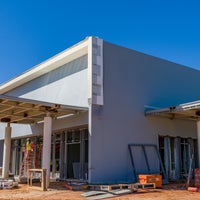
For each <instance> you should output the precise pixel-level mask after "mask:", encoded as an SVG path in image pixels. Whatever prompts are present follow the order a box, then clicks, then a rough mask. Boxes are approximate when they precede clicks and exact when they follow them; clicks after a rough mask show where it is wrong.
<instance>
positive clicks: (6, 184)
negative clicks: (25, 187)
mask: <svg viewBox="0 0 200 200" xmlns="http://www.w3.org/2000/svg"><path fill="white" fill-rule="evenodd" d="M15 187H18V182H16V181H14V180H13V179H0V189H12V188H15Z"/></svg>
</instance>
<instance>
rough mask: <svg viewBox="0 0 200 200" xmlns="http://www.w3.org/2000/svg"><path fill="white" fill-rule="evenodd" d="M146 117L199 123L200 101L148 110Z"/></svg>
mask: <svg viewBox="0 0 200 200" xmlns="http://www.w3.org/2000/svg"><path fill="white" fill-rule="evenodd" d="M145 115H146V116H161V117H166V118H170V119H174V118H176V119H189V120H196V121H198V120H200V100H199V101H194V102H190V103H186V104H180V105H177V106H170V107H166V108H159V109H152V110H146V111H145Z"/></svg>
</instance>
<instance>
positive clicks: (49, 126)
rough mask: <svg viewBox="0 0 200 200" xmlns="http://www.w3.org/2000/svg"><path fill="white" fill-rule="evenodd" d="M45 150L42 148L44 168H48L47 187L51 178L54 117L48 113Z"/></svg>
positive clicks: (45, 118) (44, 134) (45, 119)
mask: <svg viewBox="0 0 200 200" xmlns="http://www.w3.org/2000/svg"><path fill="white" fill-rule="evenodd" d="M43 131H44V132H43V150H42V168H44V169H47V175H46V177H47V187H48V186H49V180H50V159H51V133H52V117H51V116H50V114H49V113H48V114H47V116H46V117H44V130H43Z"/></svg>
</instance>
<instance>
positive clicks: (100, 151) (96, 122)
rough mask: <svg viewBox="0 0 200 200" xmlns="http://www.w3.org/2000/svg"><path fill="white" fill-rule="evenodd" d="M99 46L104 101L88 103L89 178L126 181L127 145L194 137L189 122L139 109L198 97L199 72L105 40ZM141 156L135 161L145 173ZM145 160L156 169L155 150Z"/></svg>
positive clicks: (128, 173) (129, 174) (129, 173)
mask: <svg viewBox="0 0 200 200" xmlns="http://www.w3.org/2000/svg"><path fill="white" fill-rule="evenodd" d="M103 46H104V62H103V65H104V105H103V106H95V105H93V107H92V131H91V136H90V138H89V141H90V155H89V160H90V165H89V174H90V176H89V177H90V180H89V181H90V182H91V183H116V182H127V181H130V182H131V181H133V179H134V178H133V173H132V167H131V162H130V156H129V152H128V144H131V143H136V144H155V145H157V144H158V135H171V136H181V137H193V138H196V124H195V122H194V121H180V120H171V119H165V118H162V119H161V118H152V117H145V116H144V110H145V109H146V106H154V107H160V108H162V107H167V106H171V105H177V104H180V103H185V102H190V101H194V100H198V99H200V93H199V87H198V82H199V78H200V72H199V71H197V70H194V69H190V68H187V67H184V66H181V65H178V64H175V63H172V62H168V61H165V60H162V59H159V58H155V57H152V56H148V55H145V54H142V53H139V52H136V51H132V50H130V49H126V48H122V47H119V46H115V45H112V44H109V43H106V42H104V44H103ZM189 80H190V81H189ZM141 156H142V155H141V154H138V155H137V158H136V160H137V161H136V164H137V165H138V166H140V169H139V170H140V172H142V171H143V172H145V170H146V166H145V165H144V164H143V165H142V164H141ZM149 160H150V162H152V163H153V167H152V170H153V171H157V172H158V171H159V166H158V162H156V161H155V160H156V158H155V154H153V153H152V154H151V153H150V155H149Z"/></svg>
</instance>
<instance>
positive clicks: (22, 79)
mask: <svg viewBox="0 0 200 200" xmlns="http://www.w3.org/2000/svg"><path fill="white" fill-rule="evenodd" d="M87 53H88V38H86V39H85V40H83V41H81V42H79V43H78V44H76V45H74V46H72V47H70V48H68V49H66V50H65V51H63V52H61V53H59V54H57V55H55V56H53V57H51V58H49V59H48V60H46V61H44V62H42V63H40V64H39V65H36V66H35V67H33V68H31V69H30V70H28V71H26V72H24V73H23V74H21V75H19V76H17V77H16V78H14V79H12V80H10V81H8V82H6V83H4V84H2V85H0V94H4V93H6V92H8V91H10V90H12V89H14V88H16V87H18V86H20V85H23V84H25V83H27V82H29V81H31V80H33V79H35V78H37V77H39V76H41V75H44V74H46V73H48V72H50V71H52V70H54V69H56V68H58V67H60V66H62V65H64V64H66V63H68V62H70V61H72V60H74V59H76V58H79V57H81V56H83V55H86V54H87Z"/></svg>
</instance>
